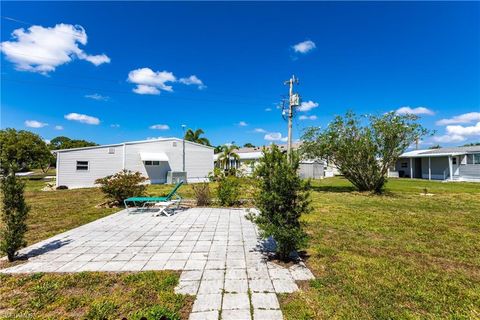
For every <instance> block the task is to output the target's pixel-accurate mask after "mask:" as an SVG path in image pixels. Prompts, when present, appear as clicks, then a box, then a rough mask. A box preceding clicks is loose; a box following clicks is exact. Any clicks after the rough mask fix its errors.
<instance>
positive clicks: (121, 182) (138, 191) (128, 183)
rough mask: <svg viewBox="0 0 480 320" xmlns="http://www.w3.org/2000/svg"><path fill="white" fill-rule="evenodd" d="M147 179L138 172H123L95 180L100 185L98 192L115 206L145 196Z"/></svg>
mask: <svg viewBox="0 0 480 320" xmlns="http://www.w3.org/2000/svg"><path fill="white" fill-rule="evenodd" d="M145 181H147V178H145V177H144V176H142V174H141V173H140V172H132V171H129V170H123V171H120V172H119V173H116V174H114V175H111V176H107V177H105V178H101V179H97V180H95V183H96V184H98V185H100V190H102V192H103V193H105V195H106V196H107V198H108V199H110V200H111V201H113V202H114V203H116V204H121V203H122V202H123V200H124V199H126V198H130V197H138V196H142V195H144V194H145V190H146V189H147V186H146V185H145V184H144V182H145Z"/></svg>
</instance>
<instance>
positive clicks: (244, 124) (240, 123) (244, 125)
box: [238, 121, 248, 127]
mask: <svg viewBox="0 0 480 320" xmlns="http://www.w3.org/2000/svg"><path fill="white" fill-rule="evenodd" d="M238 125H239V126H240V127H246V126H248V123H246V122H245V121H240V122H239V123H238Z"/></svg>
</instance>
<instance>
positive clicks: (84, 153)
mask: <svg viewBox="0 0 480 320" xmlns="http://www.w3.org/2000/svg"><path fill="white" fill-rule="evenodd" d="M54 153H55V154H56V155H57V186H67V187H68V188H84V187H93V186H94V185H95V180H96V179H98V178H103V177H106V176H108V175H112V174H115V173H117V172H119V171H121V170H123V169H126V170H130V171H138V172H140V173H142V175H144V176H145V177H146V178H147V179H148V182H149V183H152V184H155V183H167V182H171V183H173V182H175V180H176V179H182V180H186V182H202V181H206V180H207V179H208V178H207V177H208V174H209V173H210V172H211V171H212V170H213V161H212V159H213V148H212V147H209V146H205V145H201V144H197V143H193V142H190V141H184V140H182V139H178V138H165V139H154V140H144V141H132V142H124V143H118V144H110V145H101V146H94V147H85V148H75V149H64V150H55V151H54Z"/></svg>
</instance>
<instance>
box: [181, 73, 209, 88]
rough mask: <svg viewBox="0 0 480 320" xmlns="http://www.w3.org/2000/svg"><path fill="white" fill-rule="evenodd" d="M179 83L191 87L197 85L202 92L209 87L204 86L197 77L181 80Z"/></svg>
mask: <svg viewBox="0 0 480 320" xmlns="http://www.w3.org/2000/svg"><path fill="white" fill-rule="evenodd" d="M178 82H180V83H183V84H186V85H187V86H189V85H192V84H193V85H196V86H198V89H200V90H202V89H205V88H206V87H207V86H206V85H204V84H203V81H202V80H200V79H199V78H198V77H197V76H196V75H191V76H190V77H188V78H180V80H178Z"/></svg>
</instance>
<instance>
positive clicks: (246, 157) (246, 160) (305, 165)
mask: <svg viewBox="0 0 480 320" xmlns="http://www.w3.org/2000/svg"><path fill="white" fill-rule="evenodd" d="M299 146H300V143H295V144H293V149H297V148H299ZM269 147H270V146H266V148H269ZM278 147H279V148H280V150H282V151H283V152H287V145H286V144H285V145H278ZM262 150H263V147H254V148H239V149H238V150H234V152H235V153H236V154H237V155H238V157H239V159H238V160H237V159H231V160H230V167H233V168H237V169H240V170H242V171H243V172H244V173H245V174H247V175H250V174H252V172H253V170H254V169H255V166H256V165H257V164H258V162H259V161H260V159H261V158H262V157H263V153H262ZM219 157H220V154H219V153H217V154H215V155H214V162H215V163H216V165H219V163H218V158H219ZM335 174H338V170H336V168H335V167H333V166H332V165H327V163H326V161H324V160H308V159H301V160H300V167H299V175H300V176H301V177H302V178H305V179H306V178H310V179H322V178H324V177H333V176H334V175H335Z"/></svg>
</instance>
